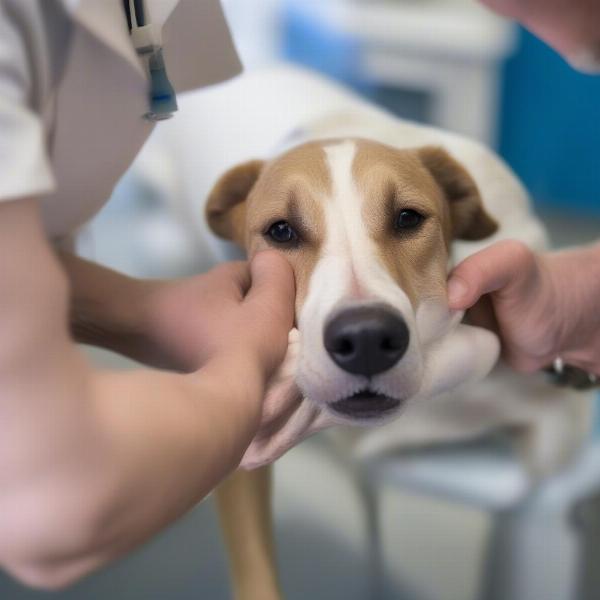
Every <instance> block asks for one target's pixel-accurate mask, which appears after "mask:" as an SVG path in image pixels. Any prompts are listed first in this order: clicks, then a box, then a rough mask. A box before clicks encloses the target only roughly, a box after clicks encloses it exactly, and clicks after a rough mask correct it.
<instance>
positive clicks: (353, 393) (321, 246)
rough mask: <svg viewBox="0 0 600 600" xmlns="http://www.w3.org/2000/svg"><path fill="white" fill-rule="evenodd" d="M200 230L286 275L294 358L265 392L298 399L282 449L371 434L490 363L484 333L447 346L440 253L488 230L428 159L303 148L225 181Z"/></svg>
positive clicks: (472, 196) (465, 194)
mask: <svg viewBox="0 0 600 600" xmlns="http://www.w3.org/2000/svg"><path fill="white" fill-rule="evenodd" d="M207 218H208V221H209V224H210V226H211V227H212V229H213V231H215V233H217V234H218V235H220V236H222V237H225V238H228V239H231V240H234V241H235V242H236V243H238V244H239V245H240V246H242V247H244V248H245V249H246V250H247V252H248V254H249V255H250V256H252V255H254V254H255V253H256V252H259V251H260V250H262V249H265V248H275V249H278V250H279V251H281V252H282V253H284V254H285V256H286V257H287V259H288V261H289V262H290V264H291V265H292V268H293V270H294V275H295V278H296V289H297V299H296V321H297V324H298V329H299V335H300V342H299V351H298V359H297V361H295V370H294V373H293V375H289V377H288V381H287V383H285V384H283V383H282V382H281V381H280V382H278V383H276V384H275V388H277V386H279V397H280V398H281V392H282V390H283V388H282V387H281V386H282V385H288V392H287V395H288V396H293V395H294V392H293V391H292V390H293V389H295V388H294V386H291V387H290V385H289V384H290V380H291V379H292V378H293V380H294V383H295V384H298V386H299V387H300V389H301V392H302V394H303V395H304V396H305V397H306V398H308V399H309V402H306V401H304V403H303V404H304V405H305V406H304V408H302V410H300V405H301V404H302V402H301V401H300V399H299V398H300V395H297V396H298V398H297V399H296V401H295V402H296V404H295V406H296V410H295V411H292V413H293V415H295V416H294V418H293V419H291V418H282V424H285V426H286V427H287V429H288V431H289V434H290V436H292V437H294V436H295V437H296V438H301V437H305V435H306V434H307V432H308V431H311V430H313V429H315V428H320V427H321V426H322V425H323V422H324V421H327V423H328V424H329V423H330V422H332V421H335V422H345V423H349V424H359V425H369V424H375V423H383V422H385V421H387V420H389V419H391V418H393V417H394V416H396V415H397V414H398V412H399V411H400V409H401V408H402V406H403V405H404V404H405V403H406V402H407V401H410V400H413V399H416V398H418V397H424V396H428V395H432V394H433V393H434V392H435V393H437V392H439V391H440V388H444V386H446V388H448V387H449V386H455V385H456V384H457V383H460V381H457V379H459V380H461V379H462V380H468V379H469V378H470V377H471V375H473V374H474V373H477V374H478V375H480V376H483V375H485V373H486V372H487V371H486V369H487V370H489V369H490V368H491V366H492V365H493V363H494V362H495V360H496V355H497V347H496V344H495V341H493V339H491V338H490V337H489V336H486V335H485V334H483V337H482V336H471V337H470V336H468V335H467V336H466V338H468V339H470V340H471V341H474V342H476V344H475V345H476V346H479V347H473V348H470V349H469V348H467V347H466V346H465V344H464V343H462V342H464V340H465V339H466V338H465V336H464V335H462V334H459V336H458V337H457V338H456V340H457V343H456V344H453V343H452V342H451V339H452V336H453V335H455V331H456V329H457V327H456V324H454V323H453V322H452V320H451V319H452V315H451V313H450V311H449V310H448V308H447V299H446V277H447V270H448V248H449V246H450V244H451V241H452V240H453V239H454V238H461V239H467V240H477V239H482V238H484V237H487V236H488V235H491V234H492V233H493V232H494V231H495V229H496V225H495V223H494V221H493V220H492V219H491V218H490V217H489V216H488V215H487V213H486V212H485V210H484V209H483V206H482V203H481V198H480V196H479V192H478V190H477V186H476V185H475V183H474V181H473V180H472V179H471V177H470V176H469V175H468V173H467V172H466V171H465V169H464V168H463V167H462V166H461V165H460V164H458V163H457V162H456V161H455V160H454V159H452V158H451V157H450V156H449V155H448V154H447V153H446V152H445V151H444V150H442V149H441V148H434V147H424V148H418V149H413V150H397V149H395V148H391V147H388V146H385V145H383V144H379V143H375V142H370V141H366V140H362V139H353V140H343V141H340V140H329V141H323V142H311V143H308V144H304V145H302V146H298V147H297V148H295V149H292V150H291V151H289V152H287V153H286V154H284V155H282V156H280V157H278V158H276V159H274V160H272V161H270V162H269V163H264V162H261V161H252V162H250V163H246V164H244V165H240V166H238V167H235V168H234V169H232V170H230V171H229V172H227V173H226V174H225V175H224V176H223V177H222V178H221V179H220V180H219V182H218V183H217V184H216V186H215V188H214V189H213V191H212V193H211V196H210V198H209V201H208V204H207ZM459 327H461V328H464V327H466V326H462V325H461V326H459ZM459 338H460V343H458V340H459ZM468 345H469V344H467V346H468ZM453 348H456V349H460V352H453ZM459 365H462V367H461V368H460V369H458V372H459V373H460V376H458V377H457V375H456V373H457V368H458V366H459ZM275 388H274V389H275ZM284 395H285V394H284ZM272 397H277V394H275V396H272ZM285 404H286V403H285V402H283V401H281V406H282V411H283V412H285V410H283V407H284V405H285ZM291 404H294V402H291ZM286 410H287V411H288V413H289V414H288V417H290V415H291V414H292V413H290V412H289V407H287V409H286ZM311 411H312V412H311ZM321 412H322V413H323V415H325V416H324V417H322V418H317V416H315V415H318V414H320V413H321ZM309 413H311V414H312V413H315V414H314V415H313V416H312V417H311V416H310V414H309ZM298 415H300V416H298ZM282 428H283V425H282ZM284 437H285V436H284ZM288 437H289V436H288ZM280 441H281V440H280ZM289 441H290V440H287V442H288V443H286V444H281V443H277V444H275V445H276V446H277V447H278V448H283V446H286V445H287V446H288V447H289V446H291V445H293V443H294V442H293V440H292V442H291V443H289ZM267 446H268V444H266V445H264V447H265V448H266V447H267ZM285 449H287V448H285ZM272 451H273V448H271V454H272ZM271 454H270V452H265V453H264V455H265V457H266V456H267V455H269V456H268V458H273V457H272V456H271ZM257 456H259V453H255V456H254V463H255V464H258V462H260V461H258V460H256V458H257Z"/></svg>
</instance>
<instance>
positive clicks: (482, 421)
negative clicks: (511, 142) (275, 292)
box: [205, 105, 591, 600]
mask: <svg viewBox="0 0 600 600" xmlns="http://www.w3.org/2000/svg"><path fill="white" fill-rule="evenodd" d="M205 211H206V218H207V221H208V224H209V227H210V228H211V230H212V231H213V232H214V233H215V234H216V235H218V236H220V237H222V238H225V239H227V240H231V241H233V242H234V243H235V244H237V245H238V246H239V247H241V248H243V249H244V250H245V251H246V253H247V255H248V256H249V257H252V256H253V255H254V254H256V253H257V252H259V251H261V250H262V249H266V248H271V249H276V250H277V251H279V252H282V253H284V254H285V256H286V257H287V259H288V261H289V262H290V264H291V266H292V268H293V271H294V275H295V280H296V286H297V298H296V323H297V331H294V332H293V333H292V336H291V344H290V348H291V351H290V356H288V358H287V359H286V362H285V364H284V366H283V367H282V372H281V373H280V374H279V376H278V378H277V379H276V382H275V384H274V386H273V387H272V389H271V392H270V397H271V398H270V402H271V404H273V405H277V404H281V403H294V402H295V403H296V404H295V406H296V407H299V408H297V409H296V410H295V412H294V413H293V415H292V417H291V418H290V420H289V422H290V425H289V427H288V431H287V436H284V438H285V439H283V440H281V439H277V440H276V441H275V442H273V441H272V440H266V441H264V443H262V442H261V440H258V441H256V442H255V443H254V444H253V446H251V448H250V449H249V451H248V452H247V454H246V456H245V457H244V461H243V466H245V467H247V468H256V467H260V466H262V465H265V464H267V463H269V462H270V461H272V460H273V459H274V458H276V457H278V456H279V455H280V454H282V453H283V452H284V451H286V450H287V449H288V447H289V446H291V445H292V444H293V443H296V442H297V441H298V440H300V439H302V438H303V437H305V436H306V435H309V434H310V433H312V432H313V431H316V430H318V429H321V428H323V427H326V426H328V425H331V424H338V425H341V426H342V427H338V434H339V435H340V436H341V437H342V438H343V440H344V441H343V443H344V444H345V445H346V449H347V451H348V452H353V453H355V454H356V455H359V456H361V457H372V456H374V455H379V454H382V453H386V452H390V451H397V450H399V449H407V448H415V447H419V446H427V445H432V444H440V443H446V442H452V441H456V440H464V439H470V438H474V437H477V436H480V435H482V434H485V433H488V432H491V431H495V430H498V429H502V430H505V431H509V432H510V434H511V438H512V440H513V441H514V443H515V448H516V450H517V451H518V453H519V456H520V458H521V460H522V461H523V463H524V465H525V466H526V467H527V469H528V471H529V472H530V473H531V477H532V482H535V481H536V480H539V479H540V478H543V477H547V476H550V475H552V474H553V473H556V472H558V471H559V470H560V469H562V468H564V467H565V466H566V465H567V464H568V463H569V461H570V460H571V459H572V458H573V456H574V455H575V454H576V452H577V450H578V449H579V448H580V446H581V444H582V442H583V440H584V439H585V438H586V435H587V433H588V431H589V428H590V423H591V416H590V412H591V396H590V395H586V394H583V395H582V394H581V393H579V392H574V391H570V390H566V389H562V388H557V387H555V386H554V385H552V384H551V383H549V382H548V381H547V379H546V378H545V377H544V375H541V374H538V375H522V374H518V373H516V372H513V371H512V370H510V369H509V368H507V367H506V366H505V365H503V364H502V362H501V361H500V362H498V341H497V339H496V337H495V336H494V335H493V334H492V333H490V332H488V331H485V330H483V329H479V328H475V327H471V326H469V325H468V324H465V323H463V322H461V319H462V317H463V315H462V314H453V313H452V312H451V311H449V310H448V306H447V297H446V279H447V274H448V272H449V269H450V268H451V267H452V265H453V264H456V262H458V261H459V260H461V259H463V258H465V257H466V256H468V255H469V254H472V253H473V252H476V251H477V250H478V249H480V248H482V247H483V246H485V245H486V244H490V243H493V242H494V241H496V240H499V239H504V238H516V239H518V240H520V241H521V242H523V243H525V244H527V245H528V246H529V247H531V248H532V249H535V250H543V249H544V248H545V247H546V237H545V233H544V230H543V227H542V226H541V224H540V223H539V221H538V220H537V219H536V217H535V216H534V215H533V213H532V212H531V209H530V206H529V201H528V198H527V194H526V192H525V190H524V189H523V187H522V185H521V184H520V183H519V181H518V180H517V178H516V177H515V176H514V175H513V173H512V172H511V171H510V170H509V169H508V167H507V166H506V165H504V164H503V163H502V161H501V160H500V159H499V158H498V157H497V156H496V155H494V154H493V153H492V152H491V151H489V150H488V149H486V148H485V147H482V146H481V145H480V144H478V143H476V142H474V141H471V140H468V139H465V138H463V137H461V136H459V135H456V134H452V133H449V132H446V131H441V130H438V129H436V128H432V127H427V126H423V125H419V124H416V123H412V122H407V121H403V120H401V119H398V118H397V117H395V116H392V115H389V114H387V113H385V112H383V111H380V110H379V109H376V108H374V107H370V106H367V105H360V106H357V107H355V108H352V109H351V110H348V109H346V108H344V109H341V110H340V111H332V112H330V113H328V114H326V115H323V116H321V117H319V118H317V119H315V120H312V121H310V122H306V123H301V124H298V126H297V128H296V129H295V130H294V131H292V132H290V134H289V136H287V137H286V138H285V139H284V140H283V141H282V143H281V145H280V146H279V148H278V149H277V150H276V152H275V153H274V155H273V156H272V157H270V158H269V159H258V160H252V161H248V162H245V163H243V164H241V165H237V166H234V167H233V168H231V169H229V170H228V171H227V172H226V173H225V174H223V175H222V176H221V178H220V179H219V180H218V181H217V183H216V184H215V186H214V187H213V189H212V191H211V192H210V194H209V197H208V201H207V203H206V209H205ZM490 371H491V373H490ZM488 373H490V374H489V375H488ZM486 375H487V377H486ZM290 405H291V404H290ZM357 425H358V426H361V427H360V428H357V427H355V426H357ZM373 425H376V426H377V427H369V426H373ZM344 426H346V427H344ZM347 426H350V427H347ZM365 426H367V427H365ZM269 478H270V474H269V470H268V467H263V468H260V469H257V470H254V471H247V472H244V471H238V472H237V473H236V474H234V475H233V476H232V477H231V479H230V480H229V481H227V482H225V484H223V485H222V486H221V488H220V489H219V491H218V502H219V507H220V513H221V517H222V523H223V529H224V532H225V536H226V538H227V543H228V547H229V550H230V557H231V563H232V570H233V579H234V586H235V591H236V598H238V600H258V599H261V600H269V599H274V600H276V599H278V598H281V592H280V590H279V587H278V584H277V576H276V568H275V563H274V558H273V543H272V539H271V536H272V534H271V524H270V516H269V515H270V513H269V511H270V508H269V506H270V505H269V494H270V492H269Z"/></svg>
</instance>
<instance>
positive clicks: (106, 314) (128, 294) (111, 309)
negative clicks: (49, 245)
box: [59, 253, 149, 362]
mask: <svg viewBox="0 0 600 600" xmlns="http://www.w3.org/2000/svg"><path fill="white" fill-rule="evenodd" d="M59 258H60V260H61V263H62V266H63V267H64V269H65V273H66V274H67V277H68V279H69V288H70V308H69V322H70V328H71V333H72V334H73V337H74V338H75V340H76V341H77V342H79V343H81V344H89V345H92V346H99V347H102V348H106V349H108V350H113V351H116V352H119V353H120V354H125V355H127V356H129V357H131V358H134V359H136V360H142V361H144V360H145V359H148V357H146V356H144V355H143V350H142V348H143V337H144V335H143V334H144V332H143V331H142V325H141V323H142V320H143V315H141V314H140V313H141V311H142V307H141V306H140V296H141V292H142V288H143V287H145V286H147V285H149V283H148V282H144V281H142V280H138V279H134V278H133V277H128V276H127V275H123V274H122V273H118V272H116V271H113V270H111V269H108V268H106V267H103V266H101V265H98V264H95V263H93V262H90V261H87V260H84V259H82V258H79V257H78V256H74V255H73V254H68V253H61V254H60V256H59ZM146 362H149V361H146Z"/></svg>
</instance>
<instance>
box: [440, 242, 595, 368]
mask: <svg viewBox="0 0 600 600" xmlns="http://www.w3.org/2000/svg"><path fill="white" fill-rule="evenodd" d="M599 297H600V246H598V245H596V246H592V247H587V248H581V249H576V250H570V251H563V252H556V253H546V254H535V253H534V252H532V251H531V250H530V249H529V248H527V247H526V246H525V245H524V244H522V243H520V242H517V241H513V240H505V241H501V242H497V243H496V244H493V245H491V246H489V247H488V248H485V249H484V250H481V251H480V252H477V253H476V254H473V255H472V256H470V257H468V258H467V259H465V260H464V261H463V262H462V263H460V264H459V265H458V266H457V267H456V268H455V269H454V270H453V271H452V273H451V275H450V279H449V282H448V300H449V304H450V308H452V309H455V310H464V309H467V308H471V307H472V308H471V310H470V311H469V316H470V319H471V322H472V323H473V324H476V325H481V326H485V327H488V328H490V329H493V330H496V331H497V333H498V334H499V336H500V338H501V341H502V344H503V355H504V358H505V359H506V360H507V362H508V363H509V364H510V365H511V366H513V367H514V368H516V369H517V370H519V371H524V372H533V371H536V370H539V369H542V368H544V367H547V366H549V365H550V364H552V362H553V361H554V359H555V358H556V357H557V356H561V357H562V358H563V359H564V360H565V362H567V363H569V364H572V365H574V366H577V367H580V368H582V369H585V370H588V371H591V372H595V373H600V311H599V310H598V298H599Z"/></svg>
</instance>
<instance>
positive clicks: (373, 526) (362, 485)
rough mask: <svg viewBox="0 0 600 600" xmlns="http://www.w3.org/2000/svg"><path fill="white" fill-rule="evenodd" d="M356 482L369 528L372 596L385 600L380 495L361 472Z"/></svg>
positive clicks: (368, 558)
mask: <svg viewBox="0 0 600 600" xmlns="http://www.w3.org/2000/svg"><path fill="white" fill-rule="evenodd" d="M356 481H357V484H358V491H359V493H360V496H361V498H362V505H363V506H364V510H365V524H366V528H367V532H366V533H367V560H368V570H369V571H368V572H369V588H370V592H371V594H370V596H369V598H372V599H373V600H383V598H384V594H385V589H384V588H385V585H384V581H385V579H384V578H385V565H384V556H383V546H382V539H381V527H380V519H379V493H378V488H377V486H376V485H375V484H374V483H373V482H372V481H370V479H369V477H368V475H366V474H364V473H363V472H362V471H360V470H359V472H358V473H357V477H356Z"/></svg>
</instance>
